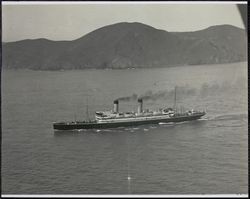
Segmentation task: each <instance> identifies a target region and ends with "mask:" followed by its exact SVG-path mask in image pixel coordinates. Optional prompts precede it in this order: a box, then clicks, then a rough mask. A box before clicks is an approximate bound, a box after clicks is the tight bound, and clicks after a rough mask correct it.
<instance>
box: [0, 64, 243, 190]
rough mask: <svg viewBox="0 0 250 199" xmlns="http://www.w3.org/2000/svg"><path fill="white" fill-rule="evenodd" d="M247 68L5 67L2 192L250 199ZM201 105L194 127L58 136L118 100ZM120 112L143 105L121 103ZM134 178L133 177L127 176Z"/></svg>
mask: <svg viewBox="0 0 250 199" xmlns="http://www.w3.org/2000/svg"><path fill="white" fill-rule="evenodd" d="M247 77H248V76H247V63H245V62H242V63H233V64H224V65H223V64H222V65H206V66H202V65H201V66H179V67H171V68H156V69H128V70H74V71H30V70H16V71H14V70H7V71H5V70H4V71H2V169H1V172H2V173H1V174H2V194H247V193H248V112H247V108H248V103H247V102H248V101H247V94H248V93H247V87H248V85H247ZM175 86H177V106H179V108H182V109H183V107H186V108H190V109H192V108H194V109H200V110H202V109H204V110H206V112H207V115H206V116H205V117H204V118H203V119H201V120H198V121H193V122H184V123H177V124H175V123H173V124H157V125H145V126H138V127H131V128H117V129H105V130H101V129H96V130H85V131H71V132H70V131H69V132H54V131H53V128H52V123H53V122H54V121H71V120H84V119H85V118H86V117H87V112H86V109H87V107H88V111H89V117H90V118H93V116H94V114H93V113H94V112H95V111H98V110H109V109H112V108H113V100H114V99H116V98H119V97H126V96H131V95H133V94H137V95H138V96H143V95H147V94H152V95H154V94H155V96H157V93H158V94H159V93H165V95H164V96H162V95H159V97H156V98H154V99H153V100H146V101H144V104H143V106H144V108H145V109H146V108H147V109H158V108H160V107H169V106H170V107H171V106H173V104H174V97H173V89H174V87H175ZM119 106H120V110H121V111H126V110H128V111H131V110H136V107H137V101H136V100H131V101H120V104H119ZM128 178H131V179H130V180H128Z"/></svg>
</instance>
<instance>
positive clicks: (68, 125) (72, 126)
mask: <svg viewBox="0 0 250 199" xmlns="http://www.w3.org/2000/svg"><path fill="white" fill-rule="evenodd" d="M204 115H205V112H199V113H195V114H193V115H178V116H177V115H176V116H173V117H169V118H164V119H146V120H138V121H131V120H130V121H122V122H117V121H115V122H107V123H104V122H102V123H98V122H97V121H92V122H58V123H54V124H53V128H54V130H76V129H105V128H117V127H128V126H139V125H146V124H159V123H170V122H184V121H192V120H197V119H200V118H201V117H202V116H204Z"/></svg>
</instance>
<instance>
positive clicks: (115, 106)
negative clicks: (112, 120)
mask: <svg viewBox="0 0 250 199" xmlns="http://www.w3.org/2000/svg"><path fill="white" fill-rule="evenodd" d="M114 112H115V113H118V112H119V101H118V100H115V101H114Z"/></svg>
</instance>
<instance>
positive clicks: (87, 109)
mask: <svg viewBox="0 0 250 199" xmlns="http://www.w3.org/2000/svg"><path fill="white" fill-rule="evenodd" d="M86 117H87V120H88V121H89V108H88V95H87V103H86Z"/></svg>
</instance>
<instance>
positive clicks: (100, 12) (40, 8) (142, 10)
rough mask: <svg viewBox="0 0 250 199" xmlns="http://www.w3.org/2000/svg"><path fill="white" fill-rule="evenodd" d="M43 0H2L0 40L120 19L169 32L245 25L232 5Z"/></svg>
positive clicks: (72, 34)
mask: <svg viewBox="0 0 250 199" xmlns="http://www.w3.org/2000/svg"><path fill="white" fill-rule="evenodd" d="M45 3H46V2H44V3H40V4H34V3H33V4H32V3H30V4H28V3H26V4H21V3H20V2H19V3H18V2H16V3H15V4H13V3H11V4H9V5H7V4H8V3H4V2H3V5H2V41H3V42H10V41H18V40H23V39H37V38H47V39H50V40H74V39H77V38H80V37H82V36H83V35H85V34H87V33H89V32H91V31H93V30H95V29H98V28H100V27H103V26H106V25H110V24H114V23H119V22H140V23H144V24H147V25H150V26H152V27H154V28H157V29H162V30H166V31H170V32H172V31H173V32H182V31H196V30H201V29H205V28H207V27H209V26H212V25H221V24H231V25H234V26H237V27H240V28H244V25H243V22H242V20H241V17H240V14H239V12H238V10H237V7H236V5H235V4H218V3H216V4H214V3H212V4H211V3H210V4H204V3H202V4H198V3H197V4H196V3H195V4H194V3H192V4H189V3H188V2H184V3H181V4H180V3H178V4H173V3H172V4H167V3H162V4H159V2H158V3H157V4H152V3H151V4H148V3H137V4H136V3H133V4H131V3H130V4H118V3H115V4H114V3H112V4H111V3H107V2H106V3H101V2H99V3H95V4H90V3H88V4H86V3H85V4H83V3H81V4H80V3H79V4H72V2H71V4H70V2H68V3H67V4H62V3H60V2H59V4H58V3H57V4H45Z"/></svg>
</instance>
